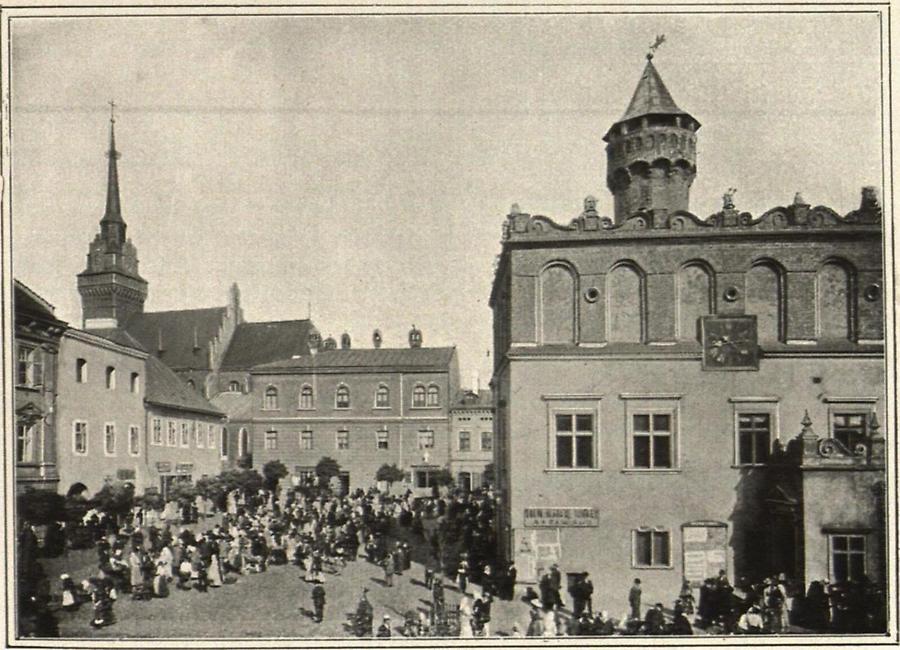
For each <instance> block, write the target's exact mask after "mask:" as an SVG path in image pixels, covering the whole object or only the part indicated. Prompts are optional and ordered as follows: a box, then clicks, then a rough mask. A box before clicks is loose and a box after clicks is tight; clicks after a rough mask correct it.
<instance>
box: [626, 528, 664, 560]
mask: <svg viewBox="0 0 900 650" xmlns="http://www.w3.org/2000/svg"><path fill="white" fill-rule="evenodd" d="M633 535H634V548H633V558H632V564H633V566H635V567H668V566H671V558H670V554H669V550H670V549H669V531H667V530H635V531H633Z"/></svg>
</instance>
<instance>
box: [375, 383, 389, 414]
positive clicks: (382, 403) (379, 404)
mask: <svg viewBox="0 0 900 650" xmlns="http://www.w3.org/2000/svg"><path fill="white" fill-rule="evenodd" d="M390 405H391V390H390V389H389V388H388V387H387V386H385V385H384V384H380V385H379V386H378V388H377V389H376V390H375V408H380V409H386V408H389V407H390Z"/></svg>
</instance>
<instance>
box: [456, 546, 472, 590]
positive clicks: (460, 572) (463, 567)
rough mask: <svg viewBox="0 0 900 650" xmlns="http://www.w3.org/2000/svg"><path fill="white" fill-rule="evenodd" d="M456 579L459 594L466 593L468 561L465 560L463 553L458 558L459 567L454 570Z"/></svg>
mask: <svg viewBox="0 0 900 650" xmlns="http://www.w3.org/2000/svg"><path fill="white" fill-rule="evenodd" d="M456 579H457V581H458V584H459V593H461V594H464V593H466V587H468V585H469V561H468V560H467V559H466V554H465V553H463V554H462V556H460V558H459V566H458V567H457V568H456Z"/></svg>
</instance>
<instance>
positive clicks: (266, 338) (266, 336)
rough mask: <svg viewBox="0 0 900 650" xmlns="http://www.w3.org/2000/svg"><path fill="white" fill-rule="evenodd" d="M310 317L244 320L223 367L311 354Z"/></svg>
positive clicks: (244, 368) (231, 344) (234, 336)
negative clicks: (264, 320)
mask: <svg viewBox="0 0 900 650" xmlns="http://www.w3.org/2000/svg"><path fill="white" fill-rule="evenodd" d="M310 329H312V323H311V322H310V321H309V320H307V319H304V320H287V321H273V322H266V323H241V324H240V325H238V326H237V327H236V328H235V330H234V335H233V336H232V337H231V342H230V343H229V344H228V350H227V351H226V352H225V356H224V358H223V359H222V366H221V367H222V370H246V369H247V368H251V367H253V366H257V365H259V364H262V363H271V362H272V361H277V360H279V359H289V358H291V357H293V356H295V355H309V345H308V340H309V332H310Z"/></svg>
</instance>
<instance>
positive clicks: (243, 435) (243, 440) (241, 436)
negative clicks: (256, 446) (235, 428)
mask: <svg viewBox="0 0 900 650" xmlns="http://www.w3.org/2000/svg"><path fill="white" fill-rule="evenodd" d="M249 453H250V434H249V433H247V429H245V428H244V427H241V430H240V431H239V432H238V458H240V457H241V456H245V455H246V454H249Z"/></svg>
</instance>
